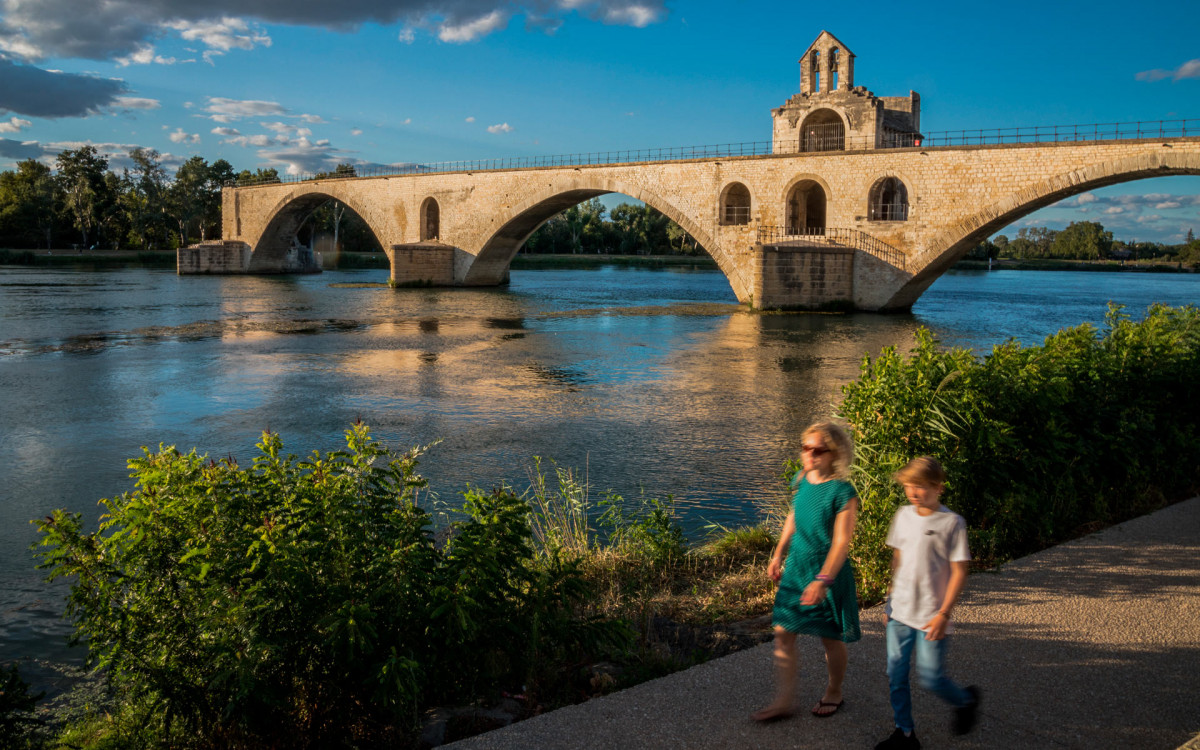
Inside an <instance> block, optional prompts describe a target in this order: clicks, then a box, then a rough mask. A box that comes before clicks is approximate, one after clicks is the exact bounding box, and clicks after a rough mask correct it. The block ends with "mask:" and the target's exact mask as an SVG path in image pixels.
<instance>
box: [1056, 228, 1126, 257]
mask: <svg viewBox="0 0 1200 750" xmlns="http://www.w3.org/2000/svg"><path fill="white" fill-rule="evenodd" d="M1112 243H1113V236H1112V232H1108V231H1105V229H1104V227H1103V226H1102V225H1101V224H1100V223H1099V222H1095V221H1073V222H1071V223H1070V224H1069V225H1067V228H1066V229H1064V230H1062V231H1061V232H1058V233H1057V234H1055V235H1054V239H1053V241H1052V242H1051V244H1050V256H1051V257H1054V258H1073V259H1077V260H1099V259H1102V258H1107V257H1108V256H1109V253H1111V252H1112Z"/></svg>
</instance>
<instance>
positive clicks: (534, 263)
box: [0, 248, 1200, 273]
mask: <svg viewBox="0 0 1200 750" xmlns="http://www.w3.org/2000/svg"><path fill="white" fill-rule="evenodd" d="M338 261H339V262H338V266H337V267H338V268H339V269H342V270H346V269H366V268H382V269H386V268H388V262H387V256H386V255H384V254H383V253H360V252H342V253H340V254H339V255H338ZM0 265H11V266H34V267H56V266H75V265H88V266H99V267H105V268H125V267H130V268H174V267H175V251H174V250H88V251H83V252H80V251H75V250H51V251H47V250H13V249H7V248H0ZM604 266H623V267H630V268H680V269H691V270H716V269H717V262H716V261H715V260H713V259H712V258H711V257H710V256H708V255H606V254H578V255H560V254H548V253H547V254H541V253H539V254H533V255H531V254H518V255H517V256H516V257H515V258H513V260H512V265H511V268H512V269H513V270H515V271H548V270H587V269H597V268H603V267H604ZM328 270H335V269H328ZM951 270H956V271H987V270H993V271H1096V272H1106V273H1118V272H1128V273H1196V272H1197V270H1200V269H1196V268H1193V267H1189V266H1185V265H1183V264H1182V263H1178V262H1176V263H1170V262H1154V261H1140V262H1138V261H1124V262H1122V261H1119V260H1100V261H1097V260H1065V259H1023V260H1016V259H1003V260H996V261H993V262H992V264H991V267H990V269H989V266H988V262H987V261H985V260H960V261H958V262H957V263H955V264H954V265H953V266H951Z"/></svg>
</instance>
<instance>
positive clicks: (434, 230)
mask: <svg viewBox="0 0 1200 750" xmlns="http://www.w3.org/2000/svg"><path fill="white" fill-rule="evenodd" d="M440 234H441V211H440V210H439V209H438V202H437V201H436V200H434V199H433V198H426V199H425V202H424V203H422V204H421V241H422V242H424V241H425V240H436V239H437V238H438V237H439V236H440Z"/></svg>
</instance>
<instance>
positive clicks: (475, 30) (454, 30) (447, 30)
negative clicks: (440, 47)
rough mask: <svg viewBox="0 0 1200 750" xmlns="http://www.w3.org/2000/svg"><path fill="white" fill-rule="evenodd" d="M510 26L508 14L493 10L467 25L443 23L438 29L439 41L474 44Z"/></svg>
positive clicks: (466, 23) (468, 22)
mask: <svg viewBox="0 0 1200 750" xmlns="http://www.w3.org/2000/svg"><path fill="white" fill-rule="evenodd" d="M507 24H508V14H507V13H503V12H501V11H499V10H493V11H492V12H491V13H486V14H484V15H482V16H479V17H477V18H475V19H473V20H471V21H467V22H465V23H459V24H455V23H451V22H449V21H446V22H443V23H442V24H441V25H440V26H439V27H438V39H441V40H442V41H443V42H454V43H457V44H462V43H463V42H473V41H475V40H476V39H478V38H480V37H483V36H487V35H488V34H490V33H492V32H493V31H496V30H497V29H500V28H502V27H504V26H505V25H507Z"/></svg>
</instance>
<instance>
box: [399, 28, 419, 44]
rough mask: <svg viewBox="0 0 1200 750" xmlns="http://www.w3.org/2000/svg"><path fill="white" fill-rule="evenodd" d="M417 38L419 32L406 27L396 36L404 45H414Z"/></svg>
mask: <svg viewBox="0 0 1200 750" xmlns="http://www.w3.org/2000/svg"><path fill="white" fill-rule="evenodd" d="M416 38H417V32H416V31H415V30H414V29H413V27H411V26H405V27H404V28H403V29H400V33H399V34H397V35H396V39H397V40H399V41H400V42H401V43H403V44H412V43H413V41H415V40H416Z"/></svg>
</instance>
